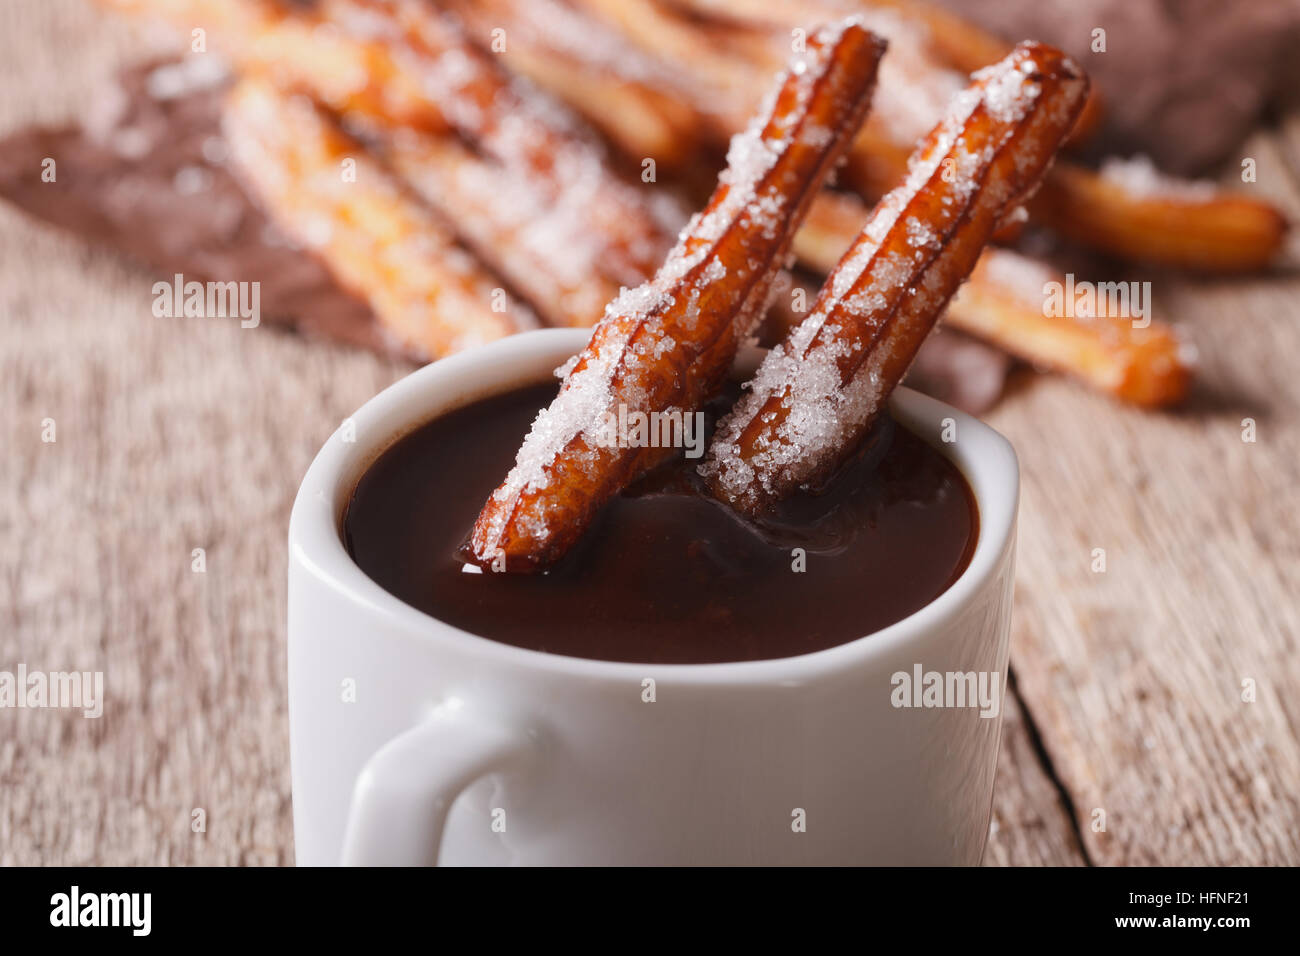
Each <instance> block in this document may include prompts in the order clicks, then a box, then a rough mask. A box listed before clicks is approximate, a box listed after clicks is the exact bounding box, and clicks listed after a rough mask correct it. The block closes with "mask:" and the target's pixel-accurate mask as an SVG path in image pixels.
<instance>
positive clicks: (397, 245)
mask: <svg viewBox="0 0 1300 956" xmlns="http://www.w3.org/2000/svg"><path fill="white" fill-rule="evenodd" d="M222 128H223V131H224V133H225V135H226V138H227V140H228V141H229V144H230V149H231V155H232V157H233V158H234V160H235V163H236V165H237V166H238V167H239V170H240V173H241V174H242V176H243V177H244V179H245V182H246V183H248V184H249V185H250V186H251V188H252V190H253V192H254V193H255V194H256V196H257V198H258V199H259V200H260V202H261V204H262V205H263V206H264V207H265V208H266V210H267V212H268V213H269V214H270V216H271V218H272V220H274V221H275V222H276V224H277V225H279V226H280V227H281V228H282V229H283V230H284V231H285V232H286V233H287V234H289V235H290V236H292V237H293V238H294V239H295V240H297V241H298V242H300V243H302V244H303V245H304V246H306V247H307V248H308V249H310V250H311V251H312V252H314V253H316V254H317V255H319V256H320V257H321V259H322V260H323V261H324V262H325V264H326V265H327V266H328V267H329V269H330V271H331V272H332V273H333V274H334V276H335V277H336V278H337V279H338V281H339V284H340V285H342V286H343V287H344V288H347V289H349V290H351V291H352V292H354V293H356V294H358V295H360V296H362V297H363V298H364V299H365V300H366V301H367V302H369V303H370V305H371V307H372V308H373V309H374V311H375V314H376V315H377V316H378V317H379V319H380V321H381V322H382V323H383V324H384V326H385V327H386V328H387V329H388V330H389V331H390V332H391V333H392V335H393V336H394V337H395V338H396V339H397V340H398V342H399V343H400V345H401V346H402V347H403V348H404V349H405V350H406V351H408V352H409V353H411V354H412V355H413V356H415V357H419V358H426V359H428V358H436V357H438V356H440V355H446V354H448V353H450V352H455V351H458V350H459V349H463V348H468V347H469V346H472V345H478V344H481V343H483V342H488V341H491V340H493V339H497V338H501V337H502V336H505V335H509V334H510V333H512V332H515V331H518V330H519V329H521V328H528V327H531V326H533V325H535V324H536V320H535V319H534V318H533V316H532V314H531V312H530V311H529V310H528V309H527V308H525V307H524V306H522V305H520V304H517V303H516V304H513V305H511V304H510V303H509V301H508V299H507V298H506V296H505V292H504V289H502V288H501V287H500V285H501V284H500V282H499V281H497V280H496V279H495V277H493V276H492V275H491V274H490V273H489V272H487V271H486V270H485V269H483V267H482V266H481V265H480V264H479V263H478V261H477V260H475V259H474V258H473V257H472V256H470V255H469V254H468V253H466V252H465V251H464V250H463V249H461V248H460V247H458V246H457V245H456V241H455V238H454V236H453V235H452V233H451V231H450V230H448V229H447V228H446V227H445V226H443V225H442V223H441V222H440V221H438V220H437V219H436V218H435V217H434V216H433V215H432V214H431V213H430V212H428V211H427V210H426V209H425V208H424V207H423V206H421V205H420V204H418V203H417V202H415V201H414V200H413V199H412V198H411V197H410V196H408V195H407V194H406V193H405V191H404V190H403V188H402V187H401V186H400V184H399V183H398V181H397V180H396V179H395V178H394V177H393V176H392V175H391V173H389V171H388V170H386V169H385V168H384V167H383V166H381V165H380V164H378V163H376V162H375V161H374V160H373V159H372V158H370V157H369V156H368V155H367V154H366V153H365V150H364V149H363V148H362V147H361V145H360V144H359V143H357V142H355V141H354V140H352V139H350V138H349V137H348V136H346V135H345V134H344V133H343V132H342V131H341V130H340V129H338V127H337V126H335V125H334V123H333V121H332V120H331V119H330V118H329V117H328V116H327V115H325V114H324V113H323V112H321V111H320V110H319V109H318V108H316V107H315V106H314V105H312V104H311V103H310V102H309V101H307V100H305V99H302V98H299V97H294V96H291V95H288V94H285V93H283V92H281V91H280V90H279V89H278V88H276V87H275V86H274V85H273V84H272V83H270V82H269V81H266V80H259V79H252V78H249V79H244V80H242V81H240V83H239V84H238V85H237V86H236V87H235V88H234V89H233V90H232V91H231V92H230V94H229V96H228V99H227V101H226V104H225V109H224V112H223V115H222ZM494 306H495V308H494ZM498 309H500V311H498Z"/></svg>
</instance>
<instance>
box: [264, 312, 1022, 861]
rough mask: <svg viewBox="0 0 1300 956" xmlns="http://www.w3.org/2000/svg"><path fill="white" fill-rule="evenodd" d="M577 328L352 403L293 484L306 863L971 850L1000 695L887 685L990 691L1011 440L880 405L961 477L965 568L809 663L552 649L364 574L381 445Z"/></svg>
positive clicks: (851, 855) (1002, 631)
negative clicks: (989, 710)
mask: <svg viewBox="0 0 1300 956" xmlns="http://www.w3.org/2000/svg"><path fill="white" fill-rule="evenodd" d="M587 335H588V333H587V332H585V331H581V330H548V331H542V332H532V333H528V334H525V335H518V336H514V337H511V338H508V339H505V340H504V341H501V342H497V343H495V344H493V345H490V346H487V347H484V348H479V349H474V350H472V351H470V352H466V353H464V354H461V355H457V356H454V357H451V358H448V359H444V360H443V361H440V362H437V363H435V364H433V365H430V366H427V367H425V368H423V369H420V370H419V371H418V372H415V373H414V374H412V375H410V376H408V377H407V378H405V379H403V380H402V381H400V382H398V383H397V384H395V385H393V386H392V387H391V388H388V389H386V390H385V391H384V392H382V393H381V394H379V395H377V396H376V397H375V398H373V399H371V400H370V401H369V402H367V403H366V404H365V406H364V407H362V408H361V410H360V411H358V412H357V413H356V415H355V416H353V419H352V424H353V426H354V428H355V440H354V441H346V440H344V439H345V437H350V436H346V435H345V434H344V433H343V432H342V430H340V432H339V433H336V434H335V435H334V436H333V437H331V438H330V440H329V441H328V442H327V443H326V444H325V447H324V448H322V449H321V451H320V454H319V455H317V456H316V460H315V461H314V462H313V463H312V466H311V468H310V470H309V471H308V472H307V475H306V477H305V478H304V479H303V483H302V487H301V489H300V490H299V493H298V498H297V501H296V502H295V504H294V508H293V518H292V521H291V523H290V527H289V707H290V718H291V746H292V759H293V811H294V835H295V839H296V843H297V859H298V863H299V864H304V865H315V864H335V863H340V862H342V863H357V864H366V863H372V864H432V863H437V862H440V863H443V864H696V863H699V864H769V863H791V864H810V863H816V864H936V863H937V864H945V863H952V864H975V863H978V862H979V859H980V856H981V854H982V852H983V848H984V843H985V838H986V836H987V832H988V822H989V812H990V807H991V801H992V794H993V778H994V773H995V770H996V767H997V754H998V736H999V731H1000V728H1001V723H1002V721H1001V709H1000V707H999V709H998V712H997V715H996V716H992V717H987V716H986V717H981V716H980V714H979V712H978V711H977V710H976V709H974V708H973V707H971V706H965V707H959V706H946V707H926V706H921V707H916V706H912V707H902V706H897V705H898V704H899V703H900V699H899V693H900V687H901V684H900V683H899V678H897V677H896V676H895V675H898V674H900V673H907V674H909V675H912V674H914V673H916V668H917V667H918V666H919V667H920V668H921V669H922V671H923V672H938V673H943V672H954V673H972V672H973V673H982V674H985V675H995V676H994V677H993V678H992V679H993V680H994V681H995V682H996V691H997V693H998V694H999V695H1000V694H1001V693H1002V692H1003V691H1004V689H1005V677H1006V670H1007V667H1006V665H1007V644H1008V630H1009V623H1010V614H1011V588H1012V570H1013V562H1014V551H1015V524H1016V508H1017V501H1018V495H1019V475H1018V468H1017V463H1016V457H1015V453H1014V452H1013V451H1012V449H1011V446H1010V445H1009V444H1008V443H1007V442H1006V440H1005V439H1003V438H1002V437H1001V436H999V435H998V434H997V433H996V432H994V431H992V430H991V429H989V428H988V427H987V426H985V425H983V424H981V423H980V422H978V421H976V420H975V419H973V418H971V417H969V416H967V415H965V414H963V413H961V412H959V411H957V410H956V409H953V408H950V407H948V406H946V405H943V404H941V403H940V402H937V401H935V400H933V399H930V398H927V397H925V396H923V395H920V394H918V393H916V392H912V391H909V390H907V389H898V390H897V391H896V393H895V395H894V397H893V401H892V410H893V414H894V416H895V417H896V418H897V419H898V420H899V421H900V422H901V423H902V424H903V425H905V426H907V427H908V428H909V429H911V430H912V431H914V432H915V433H917V434H918V435H920V436H921V437H922V438H924V439H925V440H926V441H928V442H930V443H931V444H933V445H934V447H936V448H938V449H939V450H940V451H941V452H942V453H943V454H945V455H947V456H948V457H949V458H950V459H951V460H952V461H953V462H954V463H955V464H956V465H957V466H958V468H959V469H960V470H961V472H962V473H963V474H964V475H965V477H966V479H967V481H968V482H969V483H970V486H971V489H972V490H973V492H974V496H975V499H976V501H977V503H978V506H979V537H978V540H977V543H976V547H975V550H974V554H973V556H972V558H971V562H970V565H969V566H968V567H967V569H966V570H965V572H964V573H963V574H962V575H961V577H960V578H959V579H958V580H957V581H956V582H955V583H954V584H953V585H952V586H951V587H950V588H949V589H948V590H947V591H945V592H944V593H943V594H941V595H940V596H939V597H937V598H936V599H935V600H934V601H933V602H931V603H930V604H929V605H927V606H926V607H924V608H922V609H921V610H920V611H917V612H916V613H915V614H913V615H911V616H910V617H907V618H905V619H904V620H902V621H899V622H898V623H896V624H893V625H891V626H890V627H887V628H885V629H884V630H881V631H878V632H876V633H874V634H871V635H870V636H864V637H862V638H861V639H859V640H856V641H853V642H851V643H848V644H842V645H839V646H837V647H832V648H829V649H827V650H822V651H817V652H816V653H813V654H806V655H803V656H800V657H790V658H782V659H777V660H765V661H748V662H741V663H729V664H654V665H640V664H628V663H614V662H608V661H596V660H586V659H581V658H573V657H564V656H559V655H554V654H545V653H541V652H537V651H531V650H526V649H523V648H518V647H514V646H511V645H507V644H500V643H497V642H495V641H491V640H487V639H485V638H481V637H476V636H474V635H472V634H468V633H466V632H464V631H461V630H459V629H457V628H455V627H452V626H450V625H448V624H444V623H442V622H440V621H438V620H435V619H434V618H432V617H430V616H428V615H426V614H424V613H422V612H420V611H417V610H415V609H414V608H412V607H410V606H408V605H406V604H404V603H402V602H401V601H400V600H398V599H397V598H396V597H394V596H393V595H391V594H389V593H387V592H386V591H384V590H383V589H382V588H380V587H379V585H377V584H376V583H374V582H373V581H372V580H370V579H369V578H368V577H367V576H366V575H365V574H364V573H363V572H362V571H361V569H360V568H358V567H357V565H356V564H354V563H353V561H352V559H351V558H350V557H349V556H348V553H347V551H346V550H345V549H344V545H343V541H342V535H341V530H340V529H341V524H342V513H343V509H344V506H345V504H346V502H347V499H348V496H349V494H350V492H351V490H352V487H353V485H354V484H355V482H356V480H357V478H358V477H359V476H360V474H361V473H362V471H364V469H365V468H366V466H367V465H368V464H369V463H370V462H372V461H373V460H374V459H375V457H376V456H377V455H378V454H379V453H380V452H381V451H383V450H384V449H385V448H386V447H387V446H388V445H389V444H391V442H392V441H393V440H394V439H396V438H397V437H399V436H401V435H403V434H405V433H407V432H409V431H410V430H411V429H413V428H414V427H416V426H418V425H420V424H422V423H423V422H425V421H428V420H429V419H431V418H433V417H435V416H437V415H438V414H440V413H443V412H446V411H449V410H451V409H453V408H456V407H458V406H461V405H464V404H467V403H469V402H471V401H473V400H475V399H478V398H481V397H485V396H488V395H491V394H495V393H499V392H502V391H505V390H508V389H510V388H513V387H515V386H519V385H524V384H530V383H535V382H538V381H541V380H544V379H545V378H546V377H548V376H550V375H551V373H552V370H553V369H555V368H556V367H557V366H558V365H560V364H562V362H563V361H564V360H565V359H566V358H568V357H569V356H570V355H572V354H573V353H574V352H576V351H577V350H578V349H580V348H581V347H582V346H583V345H584V344H585V342H586V338H587ZM946 419H950V420H951V421H950V422H946V421H945V420H946ZM945 426H947V427H948V428H949V429H950V430H951V429H954V428H955V438H956V440H955V441H954V442H951V443H944V442H942V441H941V439H940V436H941V433H942V432H943V430H944V428H945ZM447 467H453V468H454V467H455V454H454V453H453V452H449V454H448V457H447ZM647 680H653V681H654V685H653V686H654V695H653V696H654V700H653V702H647V701H646V700H645V697H647V696H649V695H647V694H645V691H644V688H645V687H646V686H647V685H646V684H645V683H644V682H645V681H647ZM917 700H919V698H918V699H917ZM999 700H1000V696H999ZM915 702H917V701H913V703H915ZM949 703H951V701H949Z"/></svg>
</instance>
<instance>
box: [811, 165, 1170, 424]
mask: <svg viewBox="0 0 1300 956" xmlns="http://www.w3.org/2000/svg"><path fill="white" fill-rule="evenodd" d="M870 215H871V214H870V211H869V210H868V209H867V207H866V206H864V205H863V204H862V201H861V200H859V199H858V198H857V197H856V196H853V195H850V194H848V193H836V192H830V191H826V190H824V191H823V192H822V193H821V195H820V196H818V197H817V200H816V202H814V203H813V207H812V209H811V210H810V211H809V213H808V218H807V219H806V220H804V226H803V228H802V229H800V230H799V233H798V235H796V236H795V240H794V250H795V254H796V255H797V256H798V257H799V261H800V262H802V263H803V264H804V265H806V266H808V267H809V268H811V269H814V270H816V271H818V272H823V273H825V272H830V271H831V270H832V269H833V268H834V267H835V263H837V262H838V261H839V259H840V257H841V256H842V255H843V254H844V252H845V251H846V250H847V249H848V248H849V247H850V246H851V245H852V244H853V240H854V239H855V238H856V237H857V235H858V233H859V231H860V230H861V229H862V226H863V225H864V224H865V223H866V221H867V219H868V218H869V217H870ZM1050 283H1059V285H1058V286H1057V287H1058V288H1063V287H1064V285H1065V277H1064V276H1063V275H1061V274H1059V273H1057V272H1056V271H1055V270H1053V269H1052V268H1050V267H1049V266H1047V265H1045V264H1043V263H1040V262H1037V261H1035V260H1033V259H1030V258H1029V257H1027V256H1024V255H1021V254H1020V253H1017V252H1012V251H1011V250H1009V249H999V248H997V247H994V246H989V247H988V248H986V249H985V250H984V253H983V255H982V256H980V260H979V263H978V264H977V265H976V266H975V271H974V272H972V273H971V277H970V280H969V281H968V282H967V283H966V284H965V285H964V286H962V288H961V289H960V290H959V291H958V292H957V294H956V295H955V296H953V298H952V301H951V302H949V303H948V311H947V312H946V313H945V314H944V321H945V322H947V323H948V324H949V325H951V326H952V327H953V328H956V329H961V330H962V331H963V332H968V333H970V334H971V335H975V336H978V337H979V338H981V339H984V340H985V341H986V342H989V343H991V344H993V345H996V346H998V347H999V348H1001V349H1002V350H1003V351H1005V352H1009V353H1011V354H1012V355H1014V356H1016V357H1017V358H1021V359H1024V360H1025V361H1026V362H1030V363H1032V364H1033V365H1034V366H1036V367H1037V368H1040V369H1051V370H1053V371H1056V372H1061V373H1063V374H1065V375H1069V376H1072V377H1073V378H1076V379H1079V380H1080V381H1082V382H1084V383H1086V384H1088V385H1090V386H1091V387H1093V388H1095V389H1097V390H1098V391H1101V392H1105V393H1107V394H1109V395H1113V396H1114V397H1116V398H1118V399H1120V400H1121V401H1125V402H1131V403H1133V404H1136V405H1143V406H1148V407H1157V406H1163V405H1171V404H1174V403H1176V402H1179V401H1181V400H1182V399H1183V397H1184V396H1185V395H1186V393H1187V389H1188V386H1189V385H1190V384H1191V379H1192V374H1193V368H1192V364H1191V349H1190V348H1189V347H1188V346H1187V345H1185V344H1184V343H1183V342H1182V341H1181V340H1180V339H1179V337H1178V335H1177V334H1176V333H1175V331H1174V330H1173V328H1172V327H1170V326H1169V325H1167V324H1166V323H1164V322H1161V321H1159V320H1157V319H1151V320H1150V324H1149V325H1146V326H1145V327H1139V326H1137V325H1135V323H1134V322H1133V321H1132V319H1131V318H1128V317H1125V316H1106V315H1097V316H1092V315H1080V314H1075V313H1071V314H1067V315H1062V316H1049V315H1046V314H1045V313H1044V308H1043V303H1044V301H1045V297H1046V291H1045V290H1046V289H1047V288H1049V284H1050Z"/></svg>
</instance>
